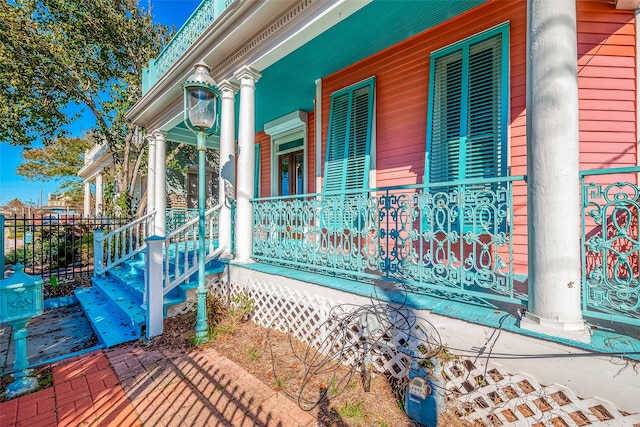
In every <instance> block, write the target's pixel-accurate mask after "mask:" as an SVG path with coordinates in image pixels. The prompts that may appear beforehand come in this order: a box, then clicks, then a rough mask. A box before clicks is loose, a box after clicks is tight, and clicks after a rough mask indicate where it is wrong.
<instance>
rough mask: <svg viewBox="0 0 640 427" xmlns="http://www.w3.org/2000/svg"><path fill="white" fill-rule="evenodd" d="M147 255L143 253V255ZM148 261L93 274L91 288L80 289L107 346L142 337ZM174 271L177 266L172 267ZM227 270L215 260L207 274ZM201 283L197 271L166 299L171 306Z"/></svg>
mask: <svg viewBox="0 0 640 427" xmlns="http://www.w3.org/2000/svg"><path fill="white" fill-rule="evenodd" d="M141 255H142V256H141V258H143V254H141ZM145 269H146V266H145V262H144V260H143V259H132V260H129V261H126V262H124V263H123V264H122V265H121V266H120V267H117V268H114V269H112V270H110V271H109V272H108V273H107V274H106V275H105V276H104V277H93V278H92V285H93V286H92V287H91V288H80V289H77V290H76V292H75V293H76V297H77V298H78V301H79V302H80V305H81V307H82V309H83V311H84V312H85V314H86V316H87V318H88V319H89V321H90V322H91V324H92V326H93V328H94V331H95V332H96V335H97V336H98V338H99V340H100V342H101V343H102V344H103V345H104V346H105V347H107V348H109V347H113V346H114V345H118V344H121V343H125V342H129V341H133V340H136V339H139V338H140V337H141V336H142V335H143V328H144V325H145V324H146V310H145V309H144V308H143V300H144V280H145V279H144V278H145ZM170 271H171V272H173V271H174V267H173V266H172V267H170ZM222 271H224V264H223V263H222V262H220V261H218V260H212V261H210V262H209V263H207V265H206V270H205V275H211V274H218V273H220V272H222ZM197 286H198V274H197V272H196V273H194V274H193V275H191V277H190V278H189V280H187V281H186V282H185V283H182V284H181V285H179V286H177V287H176V288H175V289H172V290H171V291H170V292H169V293H168V294H167V295H166V296H165V297H164V301H163V307H164V313H165V316H166V313H167V308H168V307H171V306H174V305H176V304H181V303H183V302H185V301H186V299H187V295H188V292H189V291H190V290H192V289H195V288H196V287H197Z"/></svg>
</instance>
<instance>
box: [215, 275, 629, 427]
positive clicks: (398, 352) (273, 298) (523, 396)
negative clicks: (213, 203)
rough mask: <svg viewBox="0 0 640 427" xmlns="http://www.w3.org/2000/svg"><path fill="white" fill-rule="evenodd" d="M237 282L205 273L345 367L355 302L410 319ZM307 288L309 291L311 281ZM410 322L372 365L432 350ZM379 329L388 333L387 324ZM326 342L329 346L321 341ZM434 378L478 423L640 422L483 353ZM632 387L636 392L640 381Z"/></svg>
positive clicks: (352, 341)
mask: <svg viewBox="0 0 640 427" xmlns="http://www.w3.org/2000/svg"><path fill="white" fill-rule="evenodd" d="M225 277H229V276H225ZM271 277H274V278H277V277H279V276H271ZM276 280H277V279H276ZM242 282H243V283H240V281H234V280H229V279H221V278H219V277H217V276H215V277H214V276H210V277H209V278H208V285H209V287H210V289H211V290H212V291H213V292H215V293H216V294H218V295H219V296H221V297H223V298H225V299H226V300H227V301H228V302H230V301H231V297H232V296H233V295H236V294H239V293H242V292H244V293H246V295H248V296H249V297H250V298H251V299H252V300H253V301H254V303H255V311H254V312H253V315H252V320H253V321H254V322H255V323H257V324H259V325H262V326H265V327H270V328H272V329H276V330H279V331H281V332H285V333H290V334H291V335H293V336H294V337H295V338H297V339H299V340H300V341H302V342H305V343H307V344H309V345H311V346H314V347H316V348H320V349H321V350H322V351H323V352H325V353H326V352H332V351H336V348H337V347H341V348H344V347H348V349H349V351H347V352H343V353H342V354H341V355H342V361H343V363H344V364H358V363H361V361H362V359H363V355H364V354H363V351H364V349H363V348H362V344H361V342H362V335H363V330H362V326H361V323H362V319H363V318H362V316H360V317H359V318H358V317H355V318H354V317H353V316H351V317H350V316H349V313H350V312H353V311H355V310H358V309H360V308H361V307H362V306H370V307H371V309H374V310H380V307H383V311H384V312H385V313H386V314H384V315H383V316H382V317H383V323H384V322H386V321H388V322H390V323H393V322H398V321H399V319H400V321H401V322H402V321H405V322H406V319H407V318H411V316H412V313H411V312H410V311H408V310H404V309H401V310H400V311H397V309H396V308H391V309H384V306H386V304H381V305H376V303H375V302H372V301H371V300H368V299H366V298H355V300H353V301H348V304H345V302H344V301H334V300H333V299H331V298H329V297H327V296H321V295H319V294H311V293H307V292H302V291H300V290H298V289H293V288H292V287H289V286H282V285H279V284H274V283H270V282H267V281H265V280H256V279H254V278H249V279H245V280H243V281H242ZM283 282H286V280H284V281H283ZM309 288H310V289H315V288H314V287H313V286H310V287H309ZM336 295H337V296H338V297H345V296H347V298H346V299H349V298H350V297H351V294H346V293H340V292H337V293H336ZM385 316H387V318H386V320H384V319H385ZM411 319H412V320H411V321H416V324H417V325H419V326H416V327H415V328H413V331H416V330H417V331H418V332H419V333H415V332H410V333H409V334H408V335H407V331H406V330H405V331H404V332H403V331H402V330H400V331H395V332H389V333H388V334H387V335H392V336H387V337H386V338H385V339H384V340H382V341H380V340H379V341H377V342H378V343H379V342H383V343H384V345H381V344H377V346H375V348H373V349H372V353H373V354H372V356H373V357H372V358H373V360H372V362H373V363H372V366H373V367H374V368H375V369H376V370H377V371H379V372H385V371H386V372H388V373H390V374H391V375H392V376H394V377H396V378H403V377H405V376H406V375H407V373H408V369H409V367H410V365H411V360H412V357H411V355H416V354H418V355H419V354H421V350H420V347H419V346H420V345H421V344H422V345H426V346H428V347H429V348H430V349H433V348H435V347H437V340H434V339H432V337H433V336H437V335H438V332H437V331H436V330H434V329H433V327H432V326H431V325H430V324H429V323H428V322H426V321H424V319H420V318H415V316H414V317H413V318H411ZM384 326H385V325H382V327H384ZM400 329H402V328H400ZM386 330H387V332H388V331H393V330H394V328H392V327H391V328H388V329H386ZM336 331H340V332H336ZM344 331H346V333H345V332H344ZM328 338H330V339H328ZM327 342H330V343H331V344H330V345H329V346H327V344H326V343H327ZM422 353H424V347H422ZM414 366H415V365H414ZM439 370H440V369H438V371H439ZM441 375H442V379H441V381H442V382H443V383H444V384H443V386H442V387H441V389H442V390H445V392H444V394H445V400H446V404H447V407H449V408H452V410H453V411H455V412H456V413H457V414H458V415H459V416H461V417H463V418H465V419H467V420H469V421H471V422H473V423H474V424H475V425H476V426H479V427H489V426H530V427H546V426H549V427H574V426H587V425H589V426H594V427H595V426H616V427H617V426H621V427H622V426H628V427H640V414H627V413H624V412H621V411H618V410H616V409H615V408H614V407H613V406H612V405H611V404H609V403H608V402H605V401H601V400H597V399H589V398H586V399H585V398H582V397H577V396H576V395H575V394H573V393H572V392H571V390H569V389H567V388H565V387H562V386H558V385H555V384H549V385H541V384H539V383H538V382H536V380H535V379H533V378H531V377H529V376H525V375H521V374H515V375H510V374H508V373H507V372H506V370H505V369H504V368H502V367H500V366H498V365H497V364H495V363H493V362H492V361H489V362H488V363H486V359H485V358H484V357H483V358H479V357H476V358H475V359H473V358H458V357H456V358H454V359H453V360H449V361H447V362H445V363H443V364H442V372H441ZM638 387H639V389H638V390H639V391H640V385H639V386H638Z"/></svg>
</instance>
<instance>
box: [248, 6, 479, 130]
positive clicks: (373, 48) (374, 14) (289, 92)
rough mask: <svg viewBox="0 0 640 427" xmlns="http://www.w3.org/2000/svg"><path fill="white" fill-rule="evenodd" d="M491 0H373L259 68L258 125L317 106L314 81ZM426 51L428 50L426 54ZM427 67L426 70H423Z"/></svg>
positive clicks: (257, 87) (259, 128) (258, 126)
mask: <svg viewBox="0 0 640 427" xmlns="http://www.w3.org/2000/svg"><path fill="white" fill-rule="evenodd" d="M486 1H488V0H438V1H425V0H403V1H388V0H382V1H373V2H371V3H370V4H368V5H367V6H365V7H363V8H362V9H360V10H358V11H357V12H355V13H354V14H353V15H351V16H349V17H348V18H346V19H345V20H343V21H341V22H339V23H338V24H336V25H334V26H333V27H331V28H330V29H329V30H327V31H325V32H324V33H322V34H321V35H319V36H318V37H316V38H314V39H313V40H311V41H309V42H307V43H306V44H305V45H303V46H302V47H300V48H298V49H297V50H295V51H294V52H292V53H290V54H289V55H287V56H285V57H284V58H282V59H281V60H279V61H278V62H276V63H274V64H273V65H271V66H269V67H268V68H266V69H264V70H261V72H262V78H261V79H260V81H258V83H257V85H256V130H258V131H259V130H262V129H263V126H264V123H266V122H268V121H271V120H273V119H276V118H278V117H281V116H283V115H285V114H287V113H290V112H291V111H294V110H297V109H301V110H304V111H312V110H313V99H314V97H315V81H316V80H317V79H320V78H323V77H326V76H328V75H330V74H333V73H335V72H337V71H339V70H341V69H343V68H345V67H347V66H349V65H351V64H354V63H356V62H358V61H360V60H363V59H365V58H367V57H369V56H371V55H373V54H375V53H377V52H379V51H381V50H384V49H386V48H388V47H390V46H393V45H394V44H396V43H399V42H401V41H402V40H405V39H407V38H409V37H411V36H413V35H416V34H418V33H421V32H423V31H425V30H427V29H429V28H432V27H434V26H436V25H438V24H440V23H442V22H445V21H447V20H449V19H451V18H453V17H455V16H457V15H460V14H462V13H464V12H466V11H468V10H470V9H472V8H474V7H476V6H478V5H480V4H482V3H485V2H486ZM428 54H429V53H428V52H425V55H428ZM425 72H428V70H425Z"/></svg>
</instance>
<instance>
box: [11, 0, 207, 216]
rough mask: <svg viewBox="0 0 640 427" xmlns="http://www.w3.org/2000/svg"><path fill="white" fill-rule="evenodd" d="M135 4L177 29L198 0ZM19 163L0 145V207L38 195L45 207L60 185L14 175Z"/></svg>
mask: <svg viewBox="0 0 640 427" xmlns="http://www.w3.org/2000/svg"><path fill="white" fill-rule="evenodd" d="M139 3H140V5H142V6H143V7H145V8H146V7H147V5H148V4H151V7H152V15H153V17H154V20H155V21H156V22H160V23H162V24H164V25H167V26H168V25H171V24H173V25H174V26H175V27H176V29H179V28H180V27H181V26H182V24H184V22H185V21H186V20H187V19H188V18H189V16H191V14H192V13H193V11H194V10H195V8H196V7H197V6H198V4H199V3H200V0H141V1H140V2H139ZM87 117H89V115H87ZM91 124H92V122H91V120H89V121H88V123H86V122H83V120H79V121H78V122H76V123H74V124H73V126H70V127H69V130H70V132H71V133H72V135H74V136H81V135H82V133H83V132H84V131H85V130H87V129H89V128H90V127H91ZM21 162H22V149H21V148H19V147H14V146H11V145H9V144H7V143H6V142H0V205H4V204H6V203H7V202H9V201H10V200H13V199H16V198H18V199H20V200H22V201H23V202H31V203H33V204H35V205H37V204H38V201H39V200H40V194H41V192H42V201H43V204H46V203H47V194H48V193H54V192H55V191H56V190H57V189H58V187H59V186H60V182H57V181H46V182H43V181H27V180H25V179H23V178H22V177H20V176H17V175H16V169H17V167H18V165H19V164H20V163H21Z"/></svg>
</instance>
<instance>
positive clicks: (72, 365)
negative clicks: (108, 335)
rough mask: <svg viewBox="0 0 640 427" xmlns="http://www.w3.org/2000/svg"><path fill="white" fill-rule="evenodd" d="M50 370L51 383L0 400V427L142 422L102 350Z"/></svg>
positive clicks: (131, 423) (106, 424)
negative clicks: (2, 401) (26, 393)
mask: <svg viewBox="0 0 640 427" xmlns="http://www.w3.org/2000/svg"><path fill="white" fill-rule="evenodd" d="M52 371H53V387H50V388H47V389H44V390H40V391H37V392H35V393H31V394H28V395H26V396H21V397H19V398H17V399H13V400H10V401H8V402H4V403H2V404H0V427H9V426H37V427H47V426H80V425H87V426H88V425H91V426H141V425H142V424H141V423H140V420H139V419H138V415H137V414H136V412H135V410H134V409H133V406H132V405H131V402H129V400H128V399H127V397H126V395H125V393H124V390H123V389H122V386H121V385H120V384H119V383H118V377H116V374H115V372H114V371H113V368H112V367H111V364H110V363H109V359H107V357H106V356H105V354H104V353H103V352H102V351H95V352H92V353H88V354H85V355H83V356H79V357H76V358H74V359H71V360H68V361H64V362H61V363H59V364H57V365H56V366H54V367H53V369H52Z"/></svg>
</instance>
